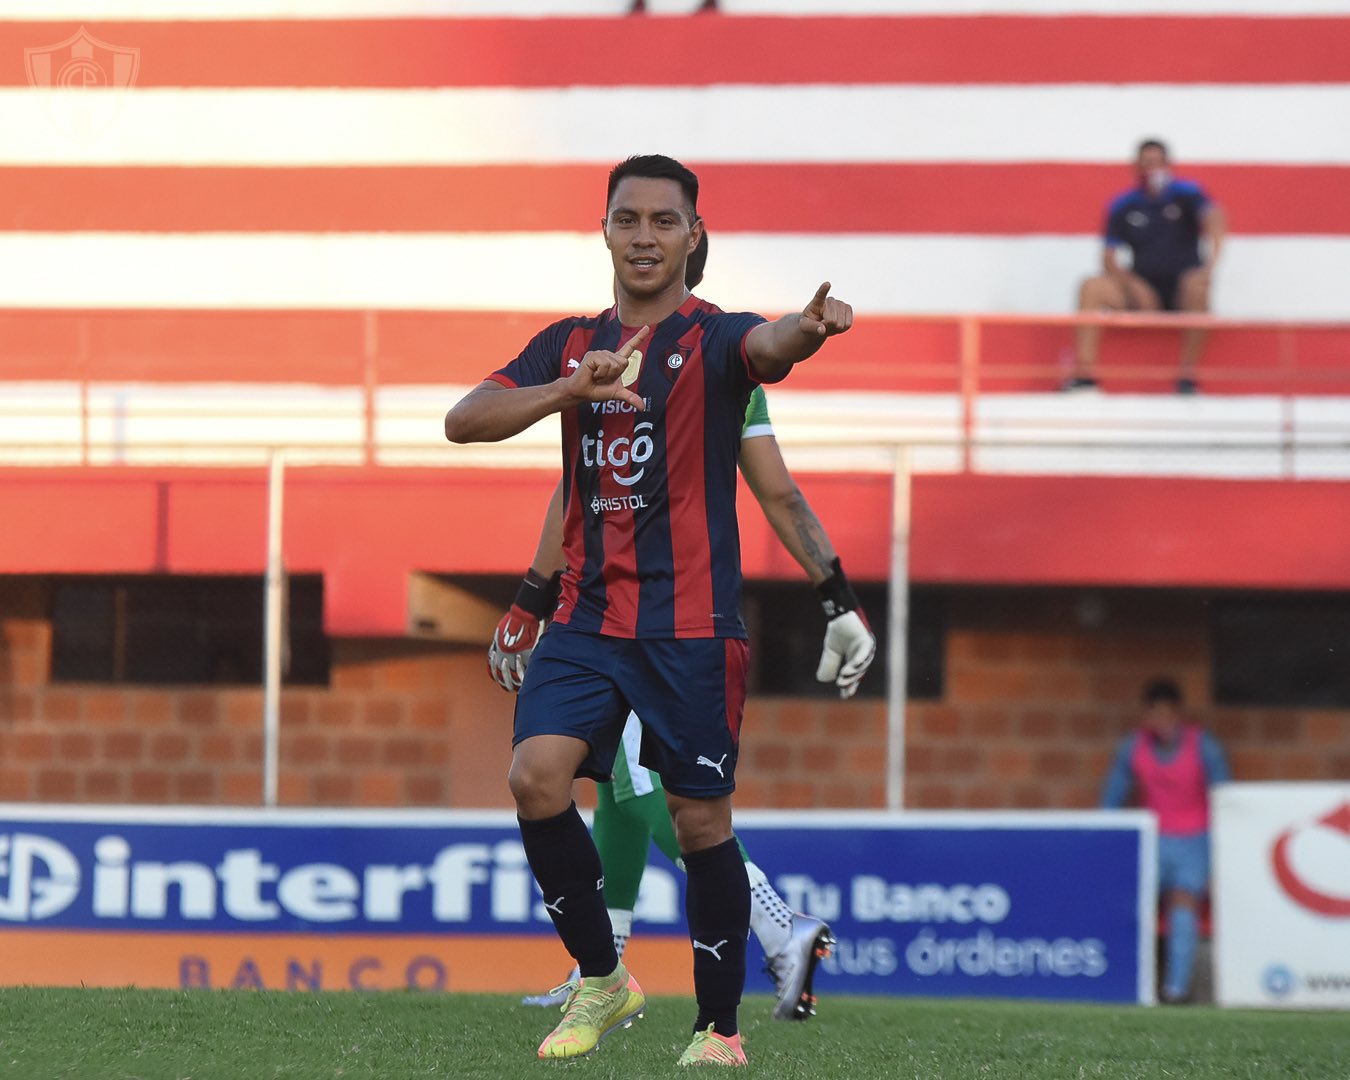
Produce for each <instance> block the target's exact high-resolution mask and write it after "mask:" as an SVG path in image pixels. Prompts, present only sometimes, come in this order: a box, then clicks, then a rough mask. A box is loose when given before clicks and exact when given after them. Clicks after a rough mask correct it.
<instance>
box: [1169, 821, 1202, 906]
mask: <svg viewBox="0 0 1350 1080" xmlns="http://www.w3.org/2000/svg"><path fill="white" fill-rule="evenodd" d="M1169 889H1184V890H1185V891H1186V892H1189V893H1197V894H1199V893H1204V892H1208V891H1209V833H1191V834H1190V835H1189V836H1160V837H1158V891H1159V892H1167V891H1168V890H1169Z"/></svg>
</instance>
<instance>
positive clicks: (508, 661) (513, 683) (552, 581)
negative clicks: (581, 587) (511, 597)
mask: <svg viewBox="0 0 1350 1080" xmlns="http://www.w3.org/2000/svg"><path fill="white" fill-rule="evenodd" d="M561 587H562V571H559V572H558V573H556V574H554V575H553V576H552V577H548V578H546V577H544V576H543V575H542V574H539V573H536V572H535V571H534V570H533V569H531V570H530V572H529V573H527V574H526V575H525V580H524V581H522V582H521V583H520V588H519V589H517V590H516V599H515V603H513V604H512V605H511V610H510V611H508V612H507V613H506V614H505V615H503V616H502V620H501V622H499V623H498V624H497V629H496V631H495V632H494V633H493V635H492V645H491V646H490V647H489V648H488V657H487V660H488V674H489V675H491V676H492V681H493V682H495V683H496V684H497V685H498V686H500V687H501V688H502V689H503V690H511V691H515V690H519V689H520V684H521V683H523V682H524V681H525V668H526V667H527V666H528V665H529V663H530V655H531V654H532V653H533V652H534V646H535V642H537V641H538V640H539V635H540V634H541V633H543V630H544V626H545V625H546V623H547V621H548V617H549V615H551V614H552V613H553V610H554V609H555V608H556V607H557V606H558V593H559V592H560V591H561Z"/></svg>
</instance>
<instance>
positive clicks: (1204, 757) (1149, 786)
mask: <svg viewBox="0 0 1350 1080" xmlns="http://www.w3.org/2000/svg"><path fill="white" fill-rule="evenodd" d="M1181 703H1182V698H1181V689H1180V688H1179V687H1178V686H1177V684H1176V683H1175V682H1173V681H1172V680H1171V679H1154V680H1153V681H1152V682H1150V683H1149V684H1148V685H1147V686H1146V687H1145V688H1144V715H1143V718H1142V723H1141V724H1140V726H1139V729H1138V730H1137V731H1135V732H1134V733H1133V734H1132V735H1130V736H1129V737H1128V738H1127V739H1126V740H1125V741H1124V743H1122V744H1121V747H1120V750H1119V752H1118V753H1117V754H1116V757H1115V761H1114V762H1113V764H1112V766H1111V771H1110V773H1109V774H1108V775H1107V778H1106V787H1105V789H1104V791H1103V793H1102V806H1104V807H1106V808H1108V809H1119V808H1120V807H1122V806H1124V805H1125V804H1126V802H1127V801H1129V800H1130V797H1131V795H1134V796H1135V801H1136V802H1137V803H1138V805H1140V806H1142V807H1144V808H1145V809H1147V810H1152V811H1153V813H1154V814H1156V815H1157V817H1158V894H1159V896H1160V897H1161V898H1162V902H1163V907H1164V910H1165V911H1166V914H1167V957H1166V962H1165V964H1164V977H1163V987H1162V996H1163V1000H1164V1001H1168V1002H1179V1001H1184V1000H1186V998H1187V996H1188V995H1189V993H1190V988H1191V972H1192V968H1193V967H1194V965H1195V950H1196V944H1197V942H1198V940H1199V936H1200V934H1199V913H1200V907H1201V904H1202V902H1203V900H1204V897H1205V893H1206V892H1208V890H1209V789H1210V787H1211V785H1213V784H1220V783H1224V782H1225V781H1227V780H1231V779H1232V772H1231V771H1230V769H1229V768H1228V761H1227V759H1226V758H1225V756H1224V752H1223V748H1222V747H1221V746H1220V745H1219V743H1218V740H1217V739H1215V738H1214V736H1213V735H1211V734H1210V733H1209V732H1207V731H1205V730H1204V729H1203V728H1201V727H1200V726H1199V724H1197V723H1196V722H1195V721H1194V720H1192V719H1191V718H1190V717H1188V716H1187V715H1186V713H1185V712H1184V711H1183V710H1182V707H1181Z"/></svg>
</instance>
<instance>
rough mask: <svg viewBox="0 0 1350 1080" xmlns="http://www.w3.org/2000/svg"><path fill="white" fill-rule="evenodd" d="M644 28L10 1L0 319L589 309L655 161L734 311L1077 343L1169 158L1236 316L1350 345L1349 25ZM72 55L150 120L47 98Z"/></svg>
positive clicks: (0, 38) (914, 22) (846, 10)
mask: <svg viewBox="0 0 1350 1080" xmlns="http://www.w3.org/2000/svg"><path fill="white" fill-rule="evenodd" d="M628 6H629V5H628V4H627V2H626V0H623V2H616V0H573V2H572V3H543V2H541V0H514V2H513V3H510V4H497V3H490V2H488V0H390V2H388V3H385V2H382V0H380V2H377V0H319V2H315V3H299V2H298V0H247V2H240V3H229V4H225V3H223V2H214V3H211V2H208V3H190V2H189V0H140V2H136V0H112V2H106V3H94V2H92V0H13V2H10V3H7V4H5V5H4V7H3V9H0V19H3V21H0V263H3V265H4V266H6V267H7V268H9V272H7V273H6V274H5V275H3V276H2V277H0V307H7V308H38V309H53V310H57V311H60V310H63V309H90V308H131V309H145V310H160V309H197V308H208V309H214V308H223V309H240V310H243V311H257V310H262V309H270V310H315V309H328V310H347V309H351V310H367V309H374V310H399V309H404V310H407V309H415V310H436V311H447V312H453V311H464V312H496V311H514V312H563V311H589V310H593V309H596V308H598V307H600V306H603V304H604V302H605V300H606V298H607V297H608V294H609V281H610V270H609V265H608V262H607V258H606V255H605V252H604V250H603V248H602V247H601V245H600V242H599V239H598V235H597V227H598V219H599V217H600V215H601V213H602V211H603V184H604V177H605V171H606V169H607V167H608V166H609V165H611V164H612V163H613V162H614V161H616V160H618V159H620V158H622V157H623V156H625V155H627V154H629V153H633V152H648V151H661V152H665V153H670V154H673V155H675V156H678V157H680V158H681V159H683V160H685V161H686V162H688V163H689V164H691V165H692V166H693V167H695V168H696V169H697V170H698V171H699V173H700V175H701V176H702V179H703V184H704V192H703V197H702V200H701V209H702V211H703V213H704V214H705V217H706V219H707V221H708V225H709V228H710V230H711V234H712V237H713V244H714V246H713V256H712V260H711V263H710V269H709V274H708V280H707V284H706V286H705V288H704V290H703V291H704V293H705V294H706V295H707V296H708V297H709V298H711V299H713V300H715V301H717V302H719V303H721V304H722V305H723V306H727V307H749V308H756V309H760V310H765V311H768V312H773V311H781V310H787V309H790V308H794V307H796V306H798V305H799V304H800V303H801V302H803V300H804V299H805V298H807V297H809V295H810V293H811V291H812V290H813V289H814V288H815V286H816V284H818V283H819V282H820V281H821V280H823V279H825V278H829V279H830V280H831V281H833V282H834V283H835V287H836V291H837V293H838V294H839V295H841V296H844V297H846V298H848V299H850V300H851V301H853V302H854V304H855V306H856V307H857V309H858V310H859V312H860V314H863V315H870V316H874V317H885V316H888V315H891V316H893V315H898V314H904V313H915V312H972V311H1012V312H1031V313H1057V312H1065V311H1068V310H1070V309H1071V307H1072V298H1073V295H1074V292H1075V288H1076V282H1077V280H1078V279H1079V278H1080V277H1081V276H1083V275H1084V274H1086V273H1088V272H1090V271H1091V270H1092V269H1093V268H1094V267H1095V265H1096V264H1097V260H1098V258H1099V247H1100V245H1099V241H1098V239H1097V230H1098V228H1099V225H1100V219H1101V216H1102V210H1103V207H1104V206H1105V204H1106V202H1107V201H1108V200H1109V199H1110V198H1111V196H1112V195H1114V194H1115V193H1116V192H1118V191H1119V190H1121V189H1122V188H1123V187H1125V186H1127V185H1128V184H1129V183H1130V179H1131V178H1130V173H1129V170H1128V167H1127V166H1128V160H1129V158H1130V156H1131V154H1132V152H1133V147H1134V145H1135V143H1136V142H1137V141H1138V139H1139V138H1140V137H1142V136H1145V135H1159V136H1162V137H1164V138H1166V139H1168V140H1169V141H1170V142H1171V144H1172V146H1173V148H1174V153H1175V156H1176V158H1177V161H1178V165H1179V171H1180V172H1181V173H1182V174H1183V175H1186V176H1189V177H1192V178H1194V179H1196V180H1198V181H1200V182H1201V183H1203V184H1204V185H1205V186H1206V187H1207V188H1209V189H1210V191H1211V192H1212V194H1213V195H1214V196H1215V197H1216V198H1217V199H1218V200H1219V201H1220V202H1221V203H1222V204H1223V205H1224V206H1225V208H1226V209H1227V210H1228V213H1229V217H1230V220H1231V225H1232V230H1233V236H1232V240H1231V243H1230V244H1229V246H1228V248H1227V250H1226V252H1225V255H1224V258H1223V261H1222V264H1221V269H1220V274H1219V277H1218V284H1217V292H1216V310H1217V312H1218V313H1219V314H1221V315H1226V316H1231V317H1235V318H1261V319H1315V320H1344V319H1346V318H1348V317H1350V287H1347V283H1348V282H1350V199H1347V198H1346V197H1345V192H1346V191H1348V190H1350V122H1348V121H1347V119H1346V118H1347V117H1350V2H1346V0H1321V2H1317V0H1289V2H1280V0H1267V2H1264V3H1255V2H1249V0H1228V2H1226V3H1219V2H1210V0H1182V2H1174V3H1166V4H1161V3H1158V4H1150V5H1140V4H1134V3H1125V2H1124V0H1078V2H1075V3H1072V4H1071V3H1069V2H1068V0H1023V2H1020V3H997V2H984V3H974V2H963V3H925V2H918V0H896V2H890V3H882V2H880V0H849V2H847V3H832V2H827V0H813V2H812V0H774V2H772V3H771V2H768V0H725V2H724V3H723V4H722V10H723V11H724V12H726V14H710V13H704V14H698V15H691V16H686V17H682V18H663V17H660V16H659V15H649V16H633V17H623V18H602V17H599V16H602V15H604V14H607V13H608V14H614V13H616V12H618V11H623V10H626V8H627V7H628ZM651 6H652V7H653V9H657V8H661V7H663V6H665V7H668V8H672V9H673V8H678V7H679V6H680V5H679V4H670V5H661V4H652V5H651ZM541 11H551V12H565V13H568V16H569V17H559V18H539V17H537V16H538V14H539V13H540V12H541ZM825 12H838V13H840V14H841V15H842V14H846V15H848V16H849V17H837V16H834V17H831V16H827V15H826V14H824V13H825ZM939 12H943V13H946V14H939ZM957 13H964V14H957ZM490 15H496V16H497V17H489V16H490ZM81 26H84V27H86V28H87V30H88V33H89V34H90V35H92V36H93V37H94V38H95V39H97V42H99V43H101V44H100V45H99V46H98V48H96V49H95V51H94V57H95V59H98V58H100V57H103V56H104V54H103V53H101V52H99V49H101V47H102V45H104V44H106V45H109V46H114V47H116V48H119V49H122V50H124V51H128V55H129V54H130V52H129V51H131V50H134V58H135V64H134V69H135V70H134V84H133V85H132V86H131V87H130V88H129V89H127V90H125V91H124V92H115V93H110V92H107V91H106V90H104V91H97V92H91V91H88V90H79V89H70V88H65V89H44V88H38V87H35V86H34V85H32V84H33V81H34V78H33V70H32V69H31V68H30V67H28V66H26V64H25V56H26V50H29V51H32V52H37V53H41V52H42V51H43V50H50V49H51V48H52V47H53V46H58V45H59V44H60V43H62V42H63V41H66V40H67V39H69V38H70V37H71V36H72V35H74V34H75V33H76V32H77V31H78V30H79V28H80V27H81ZM52 55H53V56H54V57H56V58H57V60H58V61H59V59H60V56H61V55H62V54H61V52H60V50H59V49H58V50H56V52H54V53H53V54H52ZM57 69H59V63H58V68H54V69H52V70H57ZM38 81H41V80H40V79H39V80H38ZM486 359H487V360H488V361H489V362H493V363H495V362H496V361H497V360H499V359H501V358H499V357H491V358H486Z"/></svg>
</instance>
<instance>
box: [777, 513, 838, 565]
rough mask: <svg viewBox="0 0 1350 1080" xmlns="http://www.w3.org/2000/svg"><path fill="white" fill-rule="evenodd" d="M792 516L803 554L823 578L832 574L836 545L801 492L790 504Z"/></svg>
mask: <svg viewBox="0 0 1350 1080" xmlns="http://www.w3.org/2000/svg"><path fill="white" fill-rule="evenodd" d="M788 511H789V513H790V514H791V516H792V527H793V529H794V530H795V531H796V533H797V542H798V543H799V544H801V547H802V554H803V555H805V556H806V558H807V559H808V560H809V561H810V563H811V565H812V566H814V567H816V568H817V569H818V570H819V571H820V574H821V576H822V577H828V576H829V574H830V565H831V564H832V563H833V562H834V545H832V544H831V543H830V538H829V537H828V536H827V535H826V534H825V526H823V525H822V524H821V523H820V518H818V517H816V515H815V512H814V511H813V510H812V509H811V505H810V504H809V503H808V502H807V501H806V499H804V498H803V497H802V495H801V493H800V492H798V493H797V495H796V496H795V497H794V498H793V499H792V500H791V502H790V503H789V504H788Z"/></svg>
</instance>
